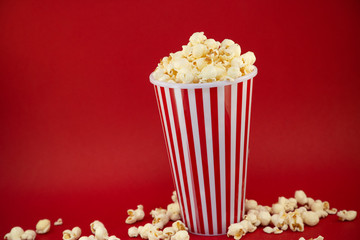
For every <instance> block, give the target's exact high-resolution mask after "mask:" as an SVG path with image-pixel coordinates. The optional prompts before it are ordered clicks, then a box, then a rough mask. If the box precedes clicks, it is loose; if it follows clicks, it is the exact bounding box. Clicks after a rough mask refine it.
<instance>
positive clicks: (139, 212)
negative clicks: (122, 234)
mask: <svg viewBox="0 0 360 240" xmlns="http://www.w3.org/2000/svg"><path fill="white" fill-rule="evenodd" d="M127 213H128V215H129V217H127V218H126V220H125V222H126V223H127V224H132V223H135V222H137V221H141V220H143V219H144V216H145V213H144V207H143V205H138V206H137V209H136V210H133V209H129V210H128V211H127Z"/></svg>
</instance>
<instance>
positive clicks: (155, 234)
mask: <svg viewBox="0 0 360 240" xmlns="http://www.w3.org/2000/svg"><path fill="white" fill-rule="evenodd" d="M162 234H163V233H162V231H159V230H157V229H154V228H153V229H151V230H150V231H149V234H148V239H149V240H158V239H162V238H163V237H162Z"/></svg>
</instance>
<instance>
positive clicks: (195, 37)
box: [189, 32, 206, 45]
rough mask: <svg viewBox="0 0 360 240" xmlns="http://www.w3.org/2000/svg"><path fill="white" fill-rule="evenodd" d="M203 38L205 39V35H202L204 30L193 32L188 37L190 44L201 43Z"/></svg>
mask: <svg viewBox="0 0 360 240" xmlns="http://www.w3.org/2000/svg"><path fill="white" fill-rule="evenodd" d="M205 40H206V36H205V35H204V32H196V33H193V35H191V37H190V39H189V41H190V43H191V44H192V45H196V44H199V43H203V42H204V41H205Z"/></svg>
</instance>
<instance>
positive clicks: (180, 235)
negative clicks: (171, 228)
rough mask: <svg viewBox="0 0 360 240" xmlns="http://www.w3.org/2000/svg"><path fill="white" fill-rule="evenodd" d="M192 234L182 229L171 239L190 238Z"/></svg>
mask: <svg viewBox="0 0 360 240" xmlns="http://www.w3.org/2000/svg"><path fill="white" fill-rule="evenodd" d="M189 239H190V236H189V234H188V232H187V231H184V230H181V231H178V232H176V233H175V235H174V236H172V237H171V240H189Z"/></svg>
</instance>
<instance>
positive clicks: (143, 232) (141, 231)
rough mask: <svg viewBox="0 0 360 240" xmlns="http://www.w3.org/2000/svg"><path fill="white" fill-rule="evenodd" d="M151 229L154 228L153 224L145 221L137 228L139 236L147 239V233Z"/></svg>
mask: <svg viewBox="0 0 360 240" xmlns="http://www.w3.org/2000/svg"><path fill="white" fill-rule="evenodd" d="M153 229H154V226H153V225H152V224H151V223H147V224H145V225H144V226H140V227H139V228H138V230H139V235H140V237H141V238H143V239H148V238H149V233H150V231H151V230H153Z"/></svg>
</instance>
